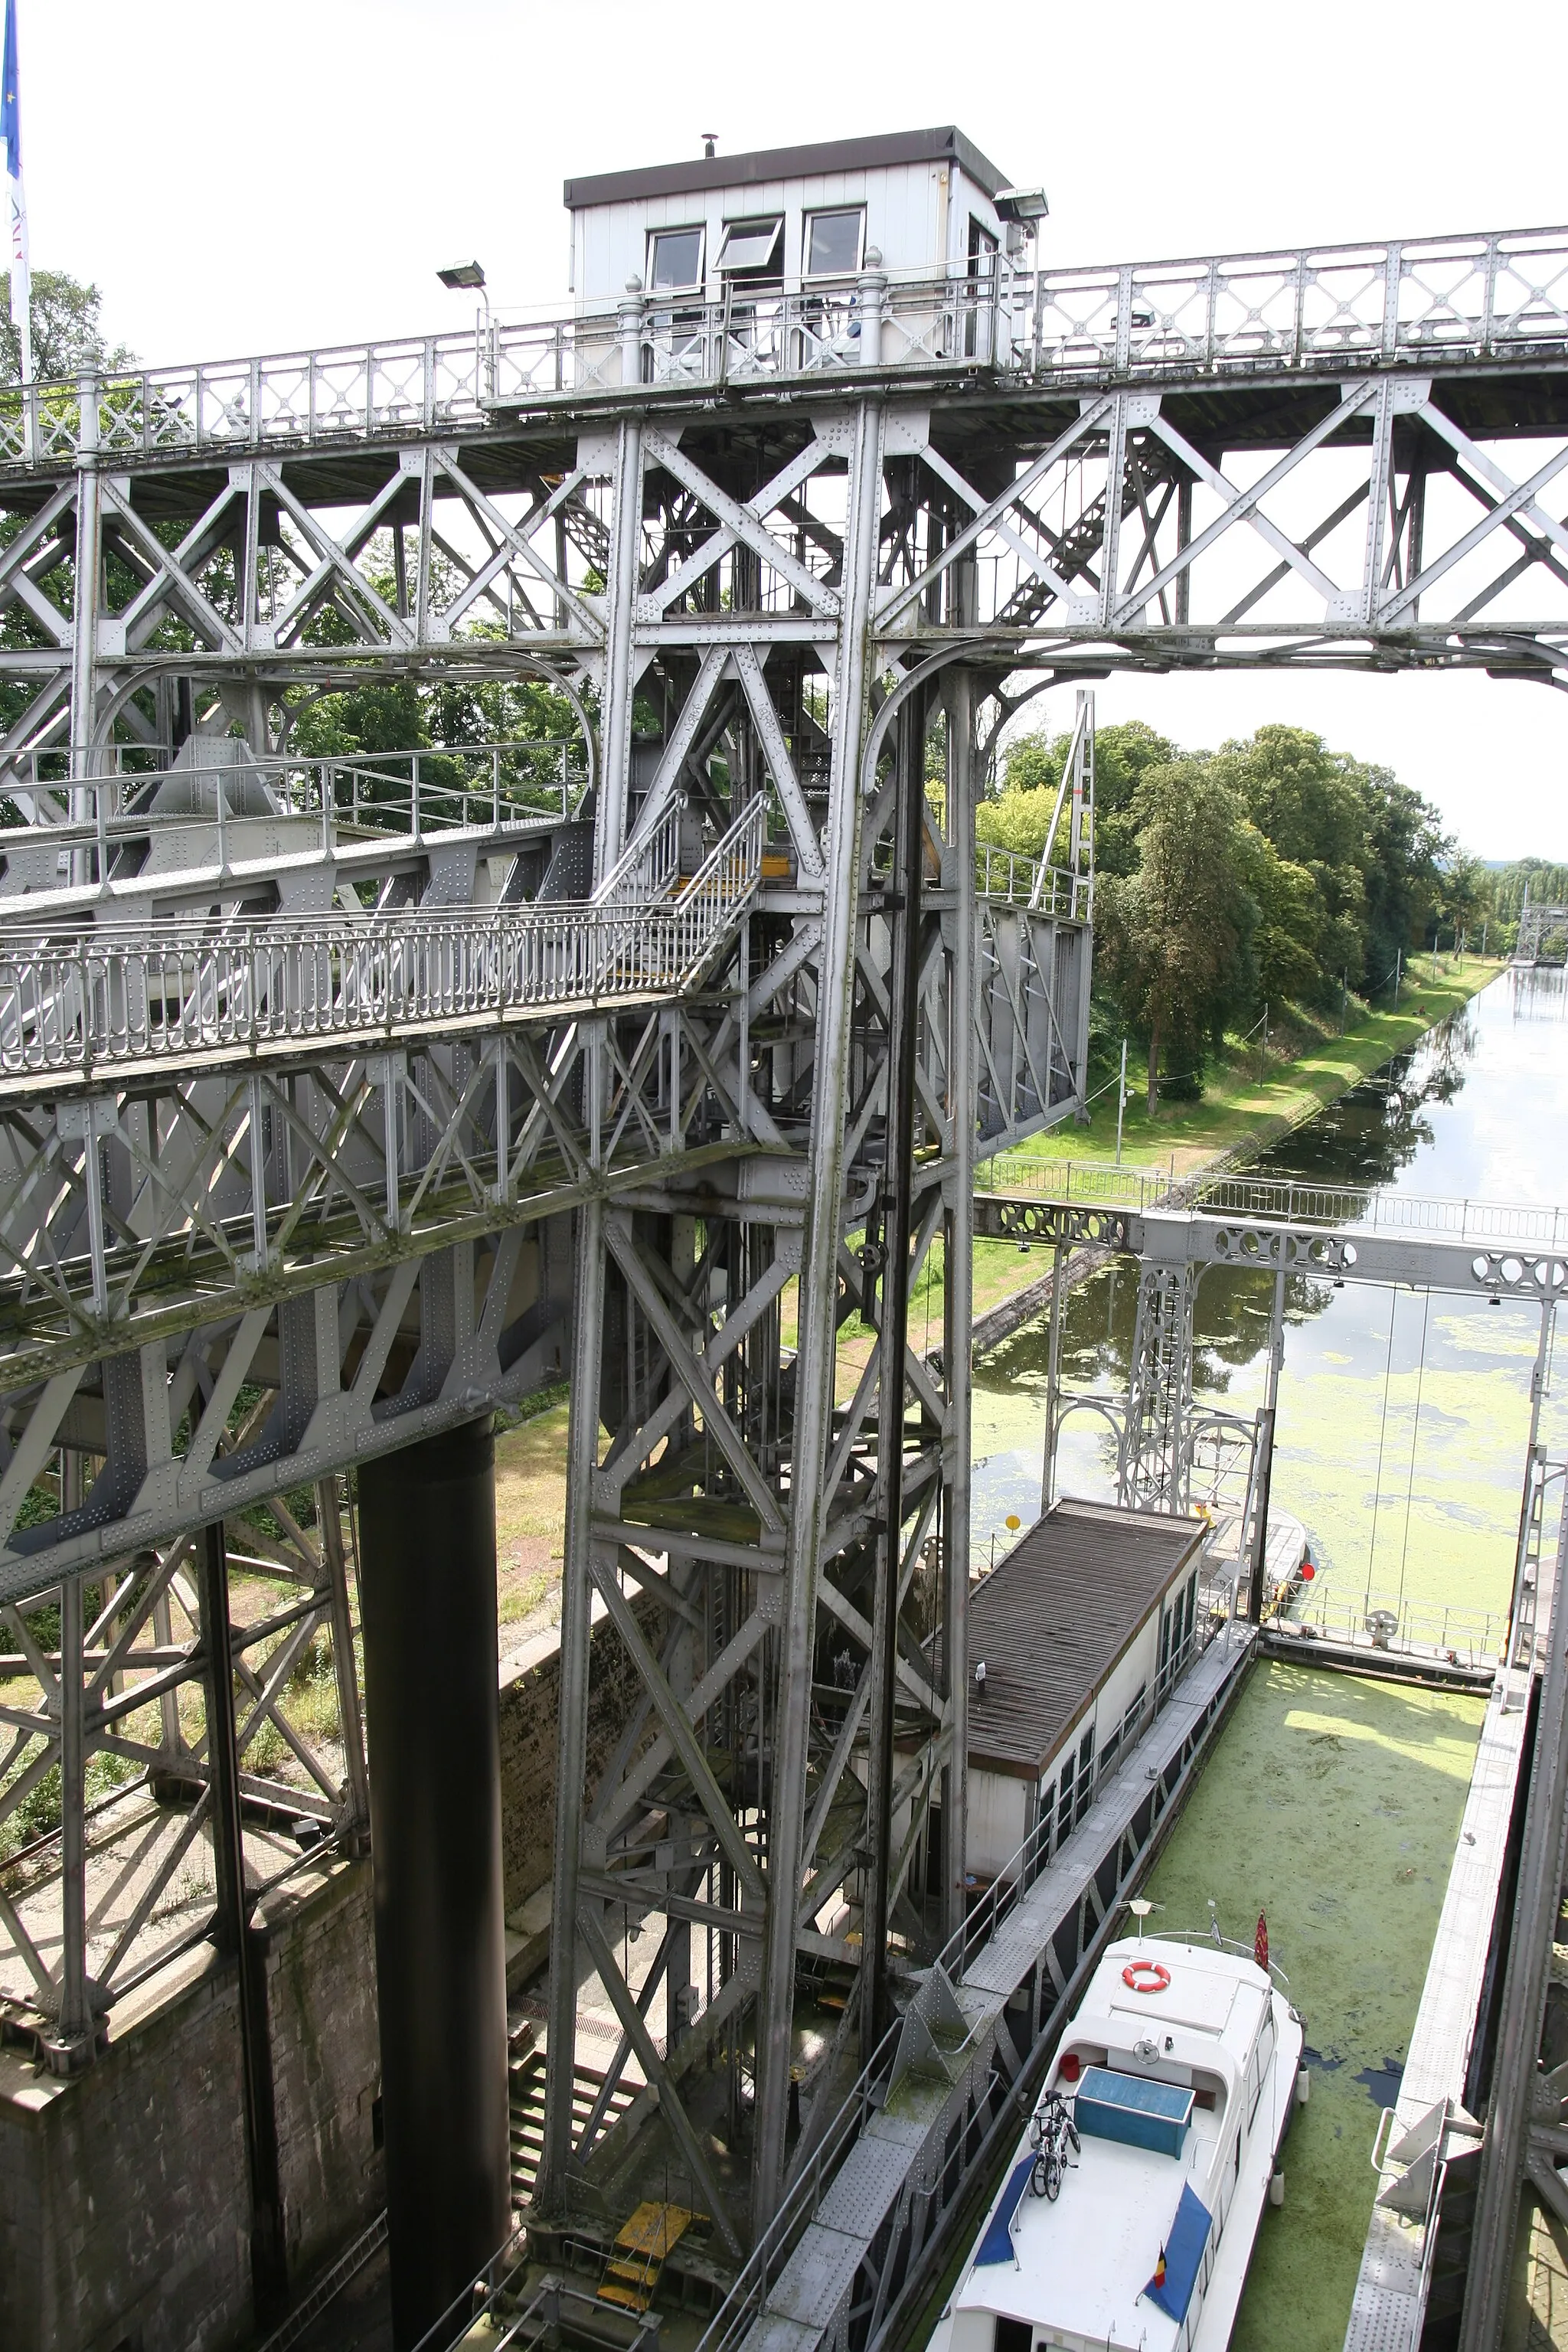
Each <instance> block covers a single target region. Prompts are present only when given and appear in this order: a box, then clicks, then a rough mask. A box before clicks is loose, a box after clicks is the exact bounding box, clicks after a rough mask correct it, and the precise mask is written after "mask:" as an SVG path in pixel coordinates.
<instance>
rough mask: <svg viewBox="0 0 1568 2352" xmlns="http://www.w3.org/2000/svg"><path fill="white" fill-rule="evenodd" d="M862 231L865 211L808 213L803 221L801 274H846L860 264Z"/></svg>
mask: <svg viewBox="0 0 1568 2352" xmlns="http://www.w3.org/2000/svg"><path fill="white" fill-rule="evenodd" d="M865 234H866V211H865V207H864V205H856V206H855V208H854V210H853V211H852V212H837V213H808V214H807V215H806V222H805V275H806V276H807V277H808V278H847V277H849V276H851V275H852V274H853V272H854V271H856V270H857V269H858V268H859V267H860V248H861V245H862V242H863V240H864V238H865Z"/></svg>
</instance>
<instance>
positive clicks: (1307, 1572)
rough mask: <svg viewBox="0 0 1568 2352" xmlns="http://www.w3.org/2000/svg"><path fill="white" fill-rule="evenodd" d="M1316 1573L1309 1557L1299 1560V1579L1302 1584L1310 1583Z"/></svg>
mask: <svg viewBox="0 0 1568 2352" xmlns="http://www.w3.org/2000/svg"><path fill="white" fill-rule="evenodd" d="M1317 1573H1318V1571H1317V1570H1316V1569H1315V1568H1314V1567H1313V1566H1312V1563H1311V1561H1310V1559H1304V1560H1303V1561H1302V1562H1301V1581H1302V1583H1303V1584H1310V1582H1311V1581H1312V1579H1313V1577H1314V1576H1316V1574H1317Z"/></svg>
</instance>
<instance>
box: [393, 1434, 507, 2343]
mask: <svg viewBox="0 0 1568 2352" xmlns="http://www.w3.org/2000/svg"><path fill="white" fill-rule="evenodd" d="M359 1475H360V1532H361V1545H362V1565H363V1592H362V1596H361V1608H362V1611H363V1620H364V1654H365V1696H366V1706H367V1713H368V1716H369V1719H370V1742H371V1776H370V1796H371V1822H372V1845H373V1852H374V1857H375V1961H376V1989H377V1997H378V2000H379V2003H380V2014H381V2064H382V2084H383V2096H384V2102H385V2105H384V2116H385V2129H386V2204H387V2228H388V2235H389V2239H390V2243H391V2249H392V2315H393V2338H394V2342H395V2346H396V2347H397V2352H412V2347H414V2346H415V2345H416V2344H417V2343H418V2342H419V2340H420V2338H421V2337H422V2336H424V2335H425V2333H426V2330H427V2329H428V2328H430V2327H431V2326H434V2324H435V2323H436V2321H437V2319H439V2318H440V2316H441V2315H442V2313H443V2312H444V2311H445V2310H446V2308H447V2305H448V2304H449V2303H450V2302H451V2300H452V2298H453V2297H454V2296H455V2295H457V2294H460V2293H461V2292H462V2291H463V2290H464V2289H465V2288H466V2287H467V2285H468V2281H469V2280H470V2279H471V2278H472V2277H473V2275H474V2273H476V2272H477V2271H478V2270H479V2268H480V2267H481V2266H482V2265H483V2263H486V2262H487V2261H488V2260H489V2257H490V2255H491V2254H492V2253H494V2252H495V2251H496V2249H497V2248H498V2247H499V2246H500V2244H501V2242H502V2241H503V2240H504V2238H505V2237H506V2234H507V2228H508V2216H509V2210H510V2147H509V2136H508V2131H509V2127H508V2113H507V2065H506V1960H505V1949H504V1940H503V1938H504V1927H503V1920H502V1893H501V1855H500V1746H499V1724H498V1716H499V1706H498V1685H499V1675H498V1668H497V1658H496V1566H495V1448H494V1443H493V1441H492V1438H491V1435H490V1426H489V1417H488V1416H487V1417H486V1418H485V1419H484V1420H482V1421H471V1422H468V1423H463V1424H461V1425H460V1426H459V1427H458V1428H457V1429H454V1430H451V1431H449V1432H447V1433H446V1434H444V1435H442V1436H439V1437H434V1438H427V1439H426V1441H425V1442H424V1443H423V1444H419V1445H411V1446H408V1447H406V1448H405V1450H404V1451H403V1452H402V1453H399V1454H388V1455H386V1456H385V1457H384V1459H383V1460H381V1461H378V1462H375V1463H367V1464H366V1465H364V1466H363V1468H362V1470H361V1472H360V1474H359Z"/></svg>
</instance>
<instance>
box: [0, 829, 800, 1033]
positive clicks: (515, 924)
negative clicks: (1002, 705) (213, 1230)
mask: <svg viewBox="0 0 1568 2352" xmlns="http://www.w3.org/2000/svg"><path fill="white" fill-rule="evenodd" d="M765 814H766V812H765V805H764V803H763V802H761V801H754V802H752V803H751V804H750V806H749V807H748V808H746V809H745V810H744V811H743V812H742V814H741V816H740V817H738V818H737V819H736V821H735V823H734V824H732V825H731V828H730V830H729V832H728V833H727V834H726V835H724V837H723V839H722V840H721V842H719V843H718V844H717V845H716V846H715V847H714V848H713V849H712V850H711V851H710V854H709V856H708V857H707V858H706V859H705V861H704V863H703V865H702V866H701V867H700V869H699V871H698V872H697V873H696V874H695V875H694V876H693V877H691V878H690V880H689V883H687V884H686V886H685V887H684V888H683V889H682V890H681V892H680V894H679V897H675V898H668V899H665V900H663V901H660V902H658V903H648V904H641V905H634V904H631V903H629V902H621V903H616V904H615V905H613V906H595V905H582V904H573V903H564V902H563V903H560V904H556V903H552V904H550V905H547V906H539V905H535V906H531V907H525V908H519V909H517V910H515V911H514V910H512V909H510V908H507V909H503V910H501V911H499V912H493V913H489V914H483V913H475V912H473V911H471V910H455V911H453V912H451V913H442V914H432V915H426V914H421V913H418V912H416V913H414V914H411V915H396V916H385V917H366V918H364V919H363V920H355V919H353V918H352V917H342V918H340V917H333V918H330V919H321V920H309V921H298V920H296V921H260V922H252V923H245V924H238V925H235V926H234V927H232V928H229V929H224V930H221V931H215V932H207V931H197V930H195V927H193V930H192V935H191V936H190V937H188V938H186V937H182V936H181V927H179V926H177V925H165V926H163V928H162V929H159V930H158V931H156V932H153V931H152V930H150V929H142V928H140V927H137V928H134V929H132V928H131V927H126V928H125V929H119V930H117V929H111V928H110V927H109V926H100V927H99V929H97V930H96V931H95V932H94V934H93V935H92V936H91V937H90V938H87V939H84V940H81V941H80V942H79V943H73V944H71V945H69V946H64V945H61V944H60V943H59V942H58V940H39V941H37V943H36V944H32V945H28V946H25V947H24V946H22V945H19V944H18V943H17V942H16V940H10V941H8V942H7V945H6V949H5V953H4V954H3V955H0V1076H11V1077H19V1076H33V1075H38V1074H45V1073H48V1072H51V1071H61V1072H72V1073H76V1074H78V1075H80V1076H89V1075H91V1074H92V1073H94V1072H99V1071H111V1070H113V1069H115V1068H117V1067H119V1066H122V1065H125V1064H130V1063H137V1062H142V1061H148V1060H157V1059H159V1058H162V1057H163V1056H166V1055H176V1054H177V1055H202V1054H213V1053H223V1052H226V1051H231V1050H234V1049H240V1050H247V1049H253V1048H257V1047H260V1046H263V1045H280V1044H288V1043H290V1042H298V1043H310V1042H316V1041H320V1040H325V1039H331V1038H338V1037H344V1038H352V1037H354V1036H365V1035H370V1036H376V1037H384V1036H395V1034H397V1033H398V1032H399V1031H401V1030H424V1029H429V1028H433V1027H439V1026H441V1025H442V1024H447V1023H465V1024H466V1023H469V1022H472V1021H474V1020H476V1019H483V1018H485V1017H487V1016H488V1017H490V1018H494V1019H497V1020H502V1019H505V1018H506V1017H507V1016H508V1015H509V1014H519V1015H521V1014H524V1013H529V1012H542V1013H551V1012H559V1011H563V1010H566V1009H570V1008H574V1007H578V1006H584V1007H585V1006H592V1005H597V1004H601V1003H605V1002H606V1001H611V1000H616V999H627V998H646V997H648V996H659V995H670V994H674V993H676V992H679V990H680V989H682V988H683V987H685V986H688V985H689V983H690V982H691V981H692V980H693V979H694V978H695V977H696V975H697V974H698V973H699V972H700V971H701V969H702V967H703V966H704V964H705V963H706V962H707V960H708V958H709V956H710V953H711V952H712V950H714V948H715V947H716V946H717V945H718V943H719V941H720V940H721V938H722V937H723V936H724V935H725V933H726V932H727V931H728V929H730V927H731V924H732V922H733V921H734V919H735V917H736V915H737V913H738V912H739V910H740V908H741V906H742V904H743V902H744V900H745V899H746V898H747V897H748V896H749V895H750V893H751V891H752V889H753V888H754V887H755V885H756V882H757V879H758V877H759V875H760V872H761V863H762V856H761V851H762V836H763V823H764V820H765Z"/></svg>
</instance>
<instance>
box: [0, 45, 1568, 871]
mask: <svg viewBox="0 0 1568 2352" xmlns="http://www.w3.org/2000/svg"><path fill="white" fill-rule="evenodd" d="M20 5H21V25H20V46H21V58H20V63H21V83H22V129H23V142H24V156H25V161H26V183H27V196H28V212H29V215H30V221H31V230H32V252H33V262H34V267H35V268H39V267H58V268H68V269H70V270H72V271H74V272H75V273H76V274H78V275H79V276H81V277H85V278H93V279H95V280H96V281H97V282H98V283H99V285H100V286H101V288H102V289H103V292H104V298H105V299H104V314H105V320H106V324H107V326H108V328H109V330H110V334H111V335H112V336H114V337H116V338H119V339H121V340H123V341H125V342H127V343H129V344H130V345H131V346H132V349H133V350H134V351H135V352H138V353H139V354H140V355H141V356H142V358H144V359H146V360H149V361H154V362H173V361H177V360H187V359H198V358H219V357H228V356H232V355H235V354H238V353H241V352H258V351H260V352H265V351H279V350H288V349H291V348H298V347H300V345H303V344H307V343H316V344H321V343H328V342H340V341H353V340H356V339H359V338H361V337H364V336H369V335H378V334H379V335H388V334H399V333H407V332H413V331H425V330H427V329H429V328H431V327H435V326H443V325H449V324H453V323H456V322H457V319H458V317H459V316H460V315H462V314H461V313H460V312H459V311H458V308H457V306H458V305H459V304H460V303H462V302H463V301H464V300H465V299H467V298H465V297H461V296H455V295H448V294H446V293H444V292H443V290H442V289H440V288H439V287H438V286H437V283H436V280H435V277H434V272H435V270H436V268H437V266H438V265H439V264H441V263H443V262H448V261H452V260H455V259H458V258H462V257H468V255H470V254H477V255H478V256H479V258H480V259H481V260H482V261H483V262H484V264H485V267H486V269H487V271H488V273H489V280H490V285H491V289H492V291H493V293H494V294H495V296H496V298H497V299H498V301H500V302H505V301H512V300H515V301H527V302H533V301H544V300H553V299H560V298H562V297H563V295H564V291H565V284H566V226H565V223H566V216H565V214H564V213H563V209H562V204H561V184H562V181H563V178H565V177H566V176H567V175H568V174H570V173H586V172H596V171H605V170H610V169H614V168H616V167H619V166H624V165H628V164H636V163H664V162H668V161H669V160H672V159H673V158H676V157H679V156H686V155H696V154H698V153H700V134H701V133H702V132H703V131H716V132H717V133H718V135H719V138H720V141H721V146H722V148H723V149H724V150H725V151H731V152H732V151H736V150H740V149H744V148H750V147H769V146H782V145H785V144H788V143H790V142H796V141H804V140H818V139H837V138H847V137H851V136H854V135H856V134H858V133H864V132H869V131H897V130H904V129H910V128H913V127H915V126H917V125H922V124H926V123H934V122H949V121H952V122H957V123H958V124H959V125H960V126H961V127H962V129H963V131H966V132H967V134H968V135H969V137H970V138H971V139H973V141H974V142H975V143H976V144H977V145H978V146H979V147H980V148H981V149H982V150H983V151H984V152H985V153H986V154H987V155H989V156H990V157H991V159H992V160H993V162H994V163H996V165H997V166H998V168H999V169H1000V170H1002V171H1004V172H1005V173H1007V174H1008V175H1009V177H1010V178H1011V179H1012V181H1013V182H1014V183H1015V184H1033V183H1038V182H1042V181H1043V182H1044V184H1045V185H1046V188H1047V193H1048V194H1049V198H1050V205H1051V217H1050V219H1049V221H1048V222H1047V224H1046V229H1045V235H1044V237H1043V240H1042V245H1041V254H1042V257H1043V258H1044V259H1045V260H1046V261H1047V262H1075V261H1110V260H1135V259H1141V258H1144V257H1155V256H1159V255H1172V254H1174V255H1185V254H1203V253H1226V252H1235V251H1237V250H1238V249H1241V248H1245V247H1264V248H1268V247H1278V246H1290V245H1294V244H1298V243H1303V242H1311V243H1329V242H1334V241H1341V240H1349V239H1352V238H1362V237H1369V236H1374V237H1386V236H1430V235H1436V234H1438V233H1441V232H1445V231H1451V230H1460V229H1480V228H1513V227H1526V226H1542V225H1545V224H1552V223H1558V222H1563V221H1568V162H1565V148H1564V142H1563V135H1562V128H1561V107H1562V100H1563V89H1564V74H1563V67H1564V63H1565V61H1568V0H1510V5H1509V6H1508V7H1507V8H1506V9H1495V8H1494V9H1492V10H1488V9H1485V8H1481V7H1477V6H1475V5H1468V6H1467V7H1465V8H1464V9H1462V10H1461V9H1460V8H1459V7H1458V6H1457V5H1454V0H1425V5H1421V6H1419V7H1413V6H1412V5H1410V0H1359V5H1357V6H1355V7H1354V8H1352V9H1350V10H1344V11H1328V12H1324V11H1321V10H1320V11H1318V12H1316V14H1314V13H1313V12H1311V11H1307V12H1305V13H1304V12H1302V11H1301V10H1300V9H1287V8H1283V7H1279V6H1274V5H1268V0H1200V5H1198V6H1196V7H1188V8H1176V7H1172V6H1169V5H1150V0H1121V5H1118V6H1116V7H1115V8H1109V7H1086V6H1084V5H1082V0H1073V5H1070V6H1068V5H1060V0H1033V5H1026V6H1012V5H1006V0H1003V5H993V6H990V7H986V8H978V7H976V8H954V7H952V5H946V6H942V7H936V6H928V5H924V0H899V4H898V5H889V0H876V4H875V5H866V0H839V4H838V5H836V6H827V5H821V0H817V5H809V6H802V5H789V6H784V5H773V6H766V7H745V6H742V5H738V4H737V0H727V5H711V4H710V0H663V5H651V0H634V5H628V4H627V0H586V5H584V0H576V5H571V0H568V4H567V5H552V6H538V5H515V0H511V4H510V5H509V0H269V5H266V6H265V7H262V8H259V9H257V8H239V7H235V6H233V5H222V0H157V5H155V6H132V7H127V6H126V5H125V0H20ZM1058 700H1059V698H1058ZM1061 708H1062V709H1065V708H1066V705H1065V703H1062V704H1061ZM1099 709H1100V720H1101V723H1102V724H1103V723H1104V722H1106V721H1107V720H1110V719H1119V718H1129V717H1141V718H1145V719H1148V720H1150V722H1151V723H1152V724H1153V725H1155V726H1157V727H1159V728H1160V729H1162V730H1163V731H1164V732H1166V733H1169V734H1172V735H1173V736H1175V737H1176V738H1177V740H1180V741H1183V742H1185V743H1189V744H1205V743H1210V744H1212V743H1215V742H1218V741H1220V740H1222V739H1223V738H1224V737H1226V735H1229V734H1233V733H1243V732H1246V731H1247V730H1250V729H1251V728H1252V727H1254V726H1256V725H1258V723H1259V722H1260V721H1262V720H1264V719H1287V720H1291V721H1294V722H1296V723H1298V724H1301V725H1305V726H1310V727H1315V728H1317V729H1319V730H1321V732H1322V733H1323V734H1325V735H1326V736H1327V737H1328V738H1329V739H1330V740H1331V742H1333V743H1334V744H1335V745H1337V746H1340V747H1342V748H1343V749H1346V750H1351V751H1356V752H1358V753H1360V754H1361V755H1362V756H1363V757H1364V758H1368V759H1376V760H1381V761H1386V762H1387V764H1388V765H1390V766H1392V767H1394V768H1395V769H1397V770H1398V772H1400V773H1401V774H1402V775H1403V776H1405V778H1406V779H1407V780H1408V781H1409V782H1411V783H1413V784H1415V785H1416V786H1417V787H1418V788H1419V789H1420V790H1422V791H1423V792H1425V793H1427V794H1428V795H1429V796H1430V797H1431V798H1432V799H1433V800H1434V801H1436V803H1437V804H1438V806H1439V807H1440V808H1441V810H1442V811H1443V813H1444V815H1445V818H1446V819H1447V823H1448V824H1450V825H1451V827H1452V828H1453V829H1454V831H1455V832H1456V833H1457V834H1458V836H1459V838H1460V840H1461V841H1462V842H1463V843H1464V845H1466V846H1467V847H1470V848H1473V849H1475V850H1477V851H1478V852H1479V853H1480V854H1481V855H1483V856H1494V857H1499V856H1521V855H1523V854H1525V853H1527V852H1531V851H1533V852H1536V853H1537V854H1540V855H1542V856H1552V857H1556V858H1568V694H1561V693H1554V692H1552V691H1550V690H1548V689H1545V688H1538V687H1534V686H1529V687H1526V686H1520V685H1507V686H1504V685H1499V684H1495V683H1493V682H1492V681H1490V680H1489V679H1486V678H1482V677H1468V678H1446V679H1400V680H1393V679H1382V678H1380V679H1363V678H1357V677H1338V678H1336V677H1314V678H1305V677H1288V676H1286V677H1279V678H1277V679H1268V680H1258V681H1256V682H1254V681H1251V680H1247V681H1240V680H1235V681H1233V680H1227V679H1209V678H1186V679H1154V680H1150V681H1147V682H1140V683H1135V684H1133V683H1127V684H1123V683H1119V682H1118V681H1116V680H1115V679H1110V680H1108V681H1106V682H1105V683H1104V684H1102V685H1101V686H1100V688H1099ZM1059 715H1060V712H1059V710H1058V711H1057V712H1053V713H1052V714H1051V716H1052V717H1053V719H1055V718H1057V717H1059Z"/></svg>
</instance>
